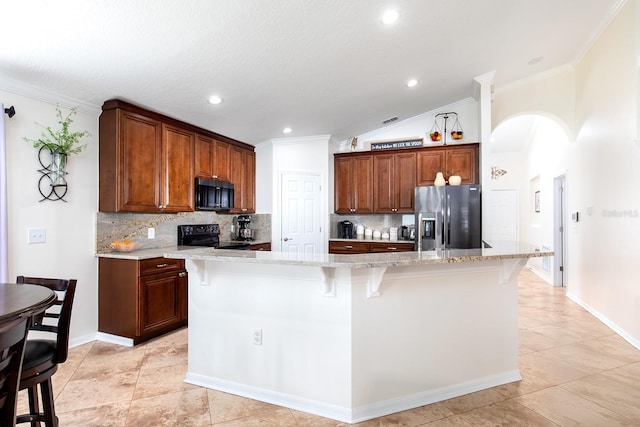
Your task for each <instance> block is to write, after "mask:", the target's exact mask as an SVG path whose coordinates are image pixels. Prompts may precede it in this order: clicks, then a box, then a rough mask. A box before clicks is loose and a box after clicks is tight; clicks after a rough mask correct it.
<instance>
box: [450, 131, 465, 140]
mask: <svg viewBox="0 0 640 427" xmlns="http://www.w3.org/2000/svg"><path fill="white" fill-rule="evenodd" d="M463 135H464V133H463V132H462V131H461V130H452V131H451V138H453V139H462V137H463Z"/></svg>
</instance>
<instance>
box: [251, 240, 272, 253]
mask: <svg viewBox="0 0 640 427" xmlns="http://www.w3.org/2000/svg"><path fill="white" fill-rule="evenodd" d="M249 249H250V250H252V251H270V250H271V242H268V243H252V244H251V246H250V247H249Z"/></svg>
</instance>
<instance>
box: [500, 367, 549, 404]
mask: <svg viewBox="0 0 640 427" xmlns="http://www.w3.org/2000/svg"><path fill="white" fill-rule="evenodd" d="M521 376H522V380H520V381H514V382H512V383H508V384H504V385H501V386H497V387H494V388H493V390H496V391H497V392H499V393H500V394H502V395H504V396H505V397H508V398H511V397H516V396H522V395H523V394H528V393H533V392H534V391H539V390H543V389H545V388H548V387H552V386H554V385H555V384H554V383H553V382H552V381H550V380H548V379H547V380H545V379H542V378H539V377H537V376H535V375H533V374H530V373H526V372H521Z"/></svg>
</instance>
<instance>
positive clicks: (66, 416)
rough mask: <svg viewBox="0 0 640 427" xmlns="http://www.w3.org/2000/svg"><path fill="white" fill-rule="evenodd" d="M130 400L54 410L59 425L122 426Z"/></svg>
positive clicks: (66, 426) (79, 426)
mask: <svg viewBox="0 0 640 427" xmlns="http://www.w3.org/2000/svg"><path fill="white" fill-rule="evenodd" d="M130 404H131V402H129V401H124V402H117V403H112V404H110V405H104V406H94V407H91V408H86V409H78V410H75V411H69V412H61V411H59V410H58V411H56V412H57V415H58V419H59V424H60V427H124V425H125V423H126V421H127V413H128V412H129V405H130Z"/></svg>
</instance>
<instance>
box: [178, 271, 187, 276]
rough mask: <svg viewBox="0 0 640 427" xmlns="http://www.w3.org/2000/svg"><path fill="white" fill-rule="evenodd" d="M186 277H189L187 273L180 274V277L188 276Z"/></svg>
mask: <svg viewBox="0 0 640 427" xmlns="http://www.w3.org/2000/svg"><path fill="white" fill-rule="evenodd" d="M186 275H187V273H185V272H184V271H183V272H182V273H180V274H178V277H184V276H186Z"/></svg>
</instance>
